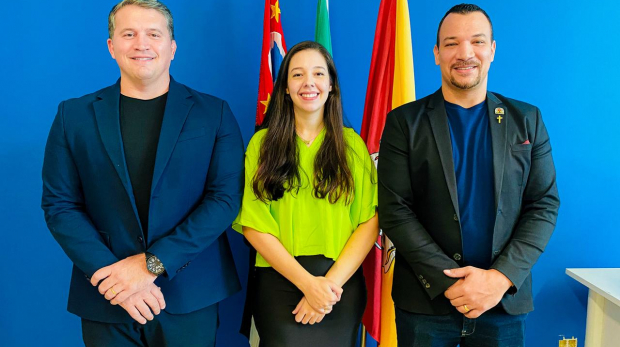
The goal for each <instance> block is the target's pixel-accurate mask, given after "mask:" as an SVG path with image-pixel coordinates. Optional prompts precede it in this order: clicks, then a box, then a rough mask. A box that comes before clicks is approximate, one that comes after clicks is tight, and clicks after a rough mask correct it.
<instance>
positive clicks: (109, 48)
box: [108, 39, 116, 60]
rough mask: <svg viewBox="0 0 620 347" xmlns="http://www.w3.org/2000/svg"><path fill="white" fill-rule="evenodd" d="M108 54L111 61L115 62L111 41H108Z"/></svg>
mask: <svg viewBox="0 0 620 347" xmlns="http://www.w3.org/2000/svg"><path fill="white" fill-rule="evenodd" d="M108 52H110V55H111V56H112V59H114V60H116V57H115V56H114V44H113V43H112V39H108Z"/></svg>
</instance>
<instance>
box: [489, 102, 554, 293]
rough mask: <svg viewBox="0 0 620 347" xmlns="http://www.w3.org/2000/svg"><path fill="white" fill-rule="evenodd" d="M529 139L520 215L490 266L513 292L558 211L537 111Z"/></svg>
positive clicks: (550, 163) (545, 239) (548, 147)
mask: <svg viewBox="0 0 620 347" xmlns="http://www.w3.org/2000/svg"><path fill="white" fill-rule="evenodd" d="M530 138H533V139H534V141H533V143H532V153H531V166H530V173H529V176H528V180H527V183H526V186H525V188H524V191H523V198H522V205H521V215H520V216H519V219H518V221H517V225H516V227H515V230H514V232H513V235H512V238H511V239H510V241H509V242H508V244H507V245H506V247H505V248H504V250H503V251H502V253H501V254H500V255H499V256H498V258H497V259H496V260H495V262H494V263H493V265H492V266H491V268H493V269H496V270H498V271H500V272H501V273H503V274H504V275H505V276H506V277H508V279H510V280H511V281H512V283H513V284H514V286H515V288H516V289H517V290H518V289H519V287H520V286H521V285H522V284H523V282H524V281H525V279H526V278H527V277H528V276H529V274H530V271H531V270H532V267H533V266H534V264H535V263H536V261H537V260H538V257H540V255H541V254H542V252H543V251H544V249H545V247H546V245H547V243H548V242H549V239H550V238H551V234H552V233H553V230H554V229H555V223H556V220H557V217H558V210H559V208H560V197H559V195H558V188H557V186H556V179H555V166H554V164H553V157H552V156H551V142H550V141H549V134H548V133H547V129H546V128H545V125H544V124H543V121H542V117H541V115H540V110H539V109H538V108H536V119H535V128H534V136H531V135H530Z"/></svg>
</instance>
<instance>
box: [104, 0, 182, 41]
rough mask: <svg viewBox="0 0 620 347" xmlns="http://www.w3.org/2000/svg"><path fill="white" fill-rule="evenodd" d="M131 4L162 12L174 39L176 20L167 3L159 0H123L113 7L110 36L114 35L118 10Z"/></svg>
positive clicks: (110, 15) (110, 19)
mask: <svg viewBox="0 0 620 347" xmlns="http://www.w3.org/2000/svg"><path fill="white" fill-rule="evenodd" d="M129 5H135V6H139V7H142V8H146V9H151V10H156V11H157V12H159V13H161V14H162V15H163V16H164V18H166V24H168V32H169V33H170V37H171V38H172V39H173V40H174V22H173V21H172V13H171V12H170V10H169V9H168V7H166V5H164V4H162V3H161V2H159V1H157V0H123V1H121V2H119V3H118V4H116V5H114V7H112V11H110V14H109V15H108V35H109V37H110V38H112V36H114V29H115V27H116V24H115V23H114V17H115V16H116V12H118V11H119V10H120V9H121V8H123V7H125V6H129Z"/></svg>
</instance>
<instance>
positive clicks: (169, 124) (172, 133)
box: [151, 76, 194, 196]
mask: <svg viewBox="0 0 620 347" xmlns="http://www.w3.org/2000/svg"><path fill="white" fill-rule="evenodd" d="M190 97H191V94H190V93H189V91H188V90H187V88H186V87H185V86H184V85H182V84H180V83H177V82H176V81H175V80H174V79H173V78H172V76H170V87H169V89H168V99H167V100H166V110H165V111H164V120H163V122H162V124H161V132H160V134H159V144H158V145H157V154H156V157H155V168H154V169H153V183H152V184H151V196H153V193H154V191H155V187H157V183H158V182H159V180H160V179H161V175H162V174H163V172H164V169H165V168H166V164H168V161H169V160H170V156H171V155H172V151H173V150H174V147H175V145H176V143H177V139H178V138H179V134H180V133H181V129H183V125H184V124H185V119H187V115H188V114H189V111H190V110H191V108H192V105H194V102H193V101H191V100H188V99H189V98H190Z"/></svg>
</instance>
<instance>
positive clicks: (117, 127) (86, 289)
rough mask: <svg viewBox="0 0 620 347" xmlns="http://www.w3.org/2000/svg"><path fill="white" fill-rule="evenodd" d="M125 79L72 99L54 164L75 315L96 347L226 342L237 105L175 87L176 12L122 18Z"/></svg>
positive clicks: (238, 143) (239, 150) (55, 205)
mask: <svg viewBox="0 0 620 347" xmlns="http://www.w3.org/2000/svg"><path fill="white" fill-rule="evenodd" d="M108 24H109V37H110V38H109V39H108V48H109V51H110V54H111V55H112V57H113V58H114V59H115V60H116V62H117V64H118V66H119V68H120V75H121V77H120V79H119V81H118V82H117V83H116V84H114V85H112V86H109V87H107V88H104V89H102V90H99V91H97V92H95V93H92V94H89V95H85V96H83V97H80V98H77V99H70V100H66V101H63V102H62V103H61V104H60V106H59V108H58V114H57V115H56V118H55V120H54V123H53V124H52V128H51V130H50V134H49V138H48V141H47V146H46V149H45V161H44V165H43V199H42V207H43V210H44V211H45V218H46V221H47V225H48V227H49V229H50V231H51V232H52V234H53V235H54V238H55V239H56V240H57V241H58V243H59V244H60V245H61V246H62V248H63V250H64V251H65V252H66V253H67V255H68V256H69V258H70V259H71V261H72V262H73V264H74V266H73V275H72V278H71V287H70V292H69V304H68V310H69V311H70V312H71V313H74V314H76V315H78V316H79V317H81V318H82V333H83V338H84V342H85V344H86V345H87V346H102V347H104V346H106V347H107V346H151V347H152V346H183V347H188V346H205V347H206V346H214V345H215V336H216V329H217V326H218V316H217V314H218V312H217V311H218V302H219V301H221V300H223V299H225V298H226V297H228V296H230V295H232V294H234V293H235V292H237V291H239V290H240V289H241V287H240V284H239V280H238V277H237V273H236V270H235V266H234V263H233V259H232V254H231V251H230V246H229V244H228V240H227V238H226V234H225V230H226V228H227V227H228V226H229V225H230V223H231V222H232V220H233V219H234V218H235V216H236V215H237V213H238V210H239V206H240V204H241V196H242V192H243V140H242V138H241V133H240V131H239V127H238V125H237V122H236V120H235V118H234V116H233V115H232V112H231V110H230V108H229V107H228V104H227V103H226V102H225V101H223V100H221V99H218V98H216V97H213V96H210V95H206V94H203V93H200V92H197V91H195V90H193V89H191V88H189V87H187V86H184V85H182V84H180V83H178V82H176V81H175V80H174V79H172V77H171V76H170V73H169V68H170V64H171V61H172V60H173V59H174V54H175V51H176V42H175V40H174V28H173V22H172V16H171V14H170V11H169V10H168V8H167V7H166V6H164V5H163V4H162V3H160V2H158V1H155V0H124V1H122V2H120V3H119V4H117V5H116V6H115V7H114V8H113V10H112V11H111V12H110V15H109V19H108Z"/></svg>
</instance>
